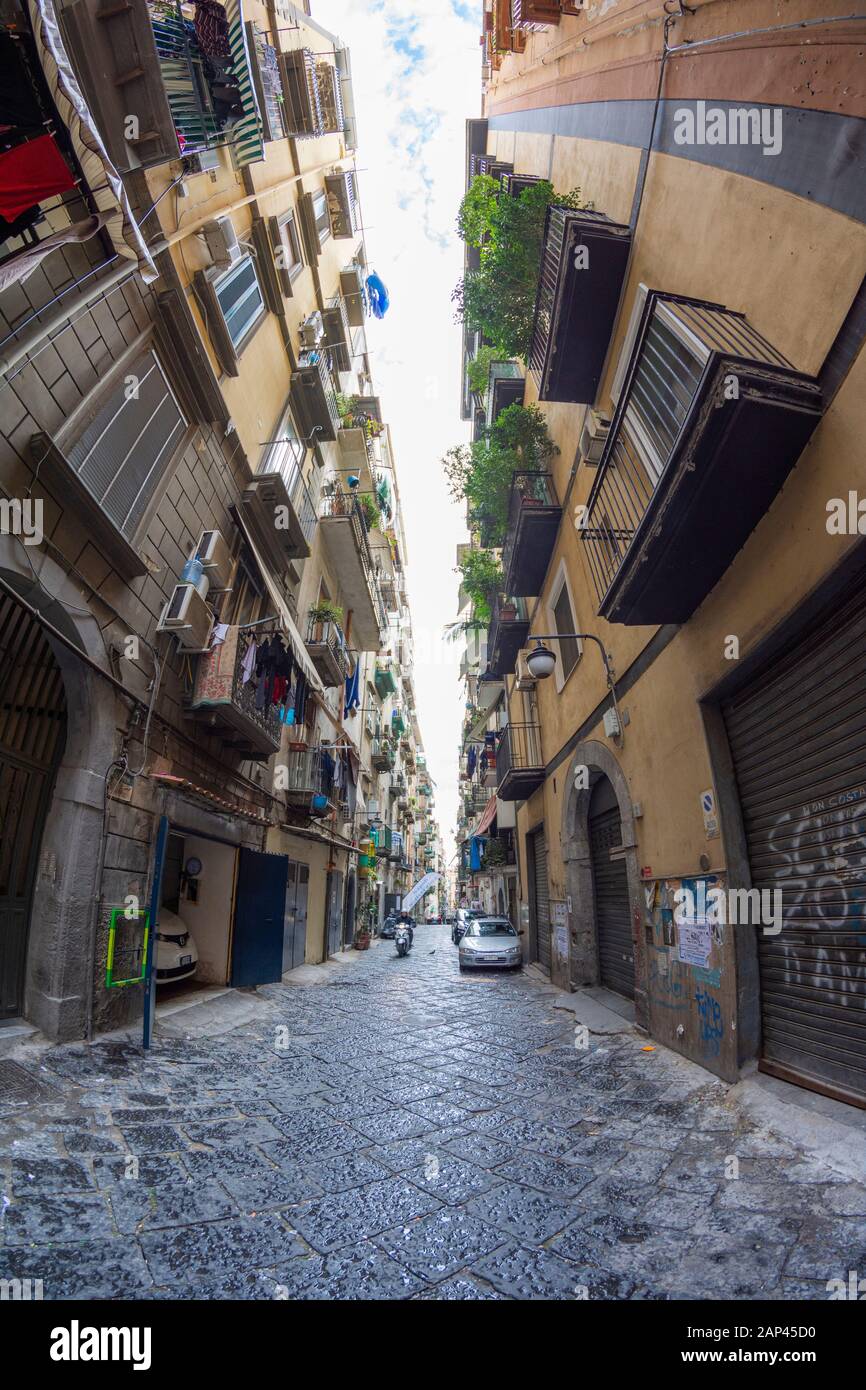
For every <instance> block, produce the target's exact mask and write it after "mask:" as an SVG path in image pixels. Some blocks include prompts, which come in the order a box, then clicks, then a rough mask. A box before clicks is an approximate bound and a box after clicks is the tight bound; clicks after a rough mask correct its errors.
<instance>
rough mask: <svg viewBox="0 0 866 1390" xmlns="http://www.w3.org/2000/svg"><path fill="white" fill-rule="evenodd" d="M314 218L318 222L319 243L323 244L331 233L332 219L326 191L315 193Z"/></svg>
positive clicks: (317, 234)
mask: <svg viewBox="0 0 866 1390" xmlns="http://www.w3.org/2000/svg"><path fill="white" fill-rule="evenodd" d="M313 218H314V220H315V224H316V236H317V237H318V238H319V245H320V246H323V245H324V243H325V242H326V241H327V240H328V237H329V236H330V235H331V219H330V217H329V216H328V200H327V198H326V197H325V195H324V193H314V194H313Z"/></svg>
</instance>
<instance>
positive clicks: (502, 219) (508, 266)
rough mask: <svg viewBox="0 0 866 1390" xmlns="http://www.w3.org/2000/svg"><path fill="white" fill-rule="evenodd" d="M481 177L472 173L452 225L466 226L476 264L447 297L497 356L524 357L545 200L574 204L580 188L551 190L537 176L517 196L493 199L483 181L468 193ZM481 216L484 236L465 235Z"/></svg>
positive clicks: (474, 232) (474, 231)
mask: <svg viewBox="0 0 866 1390" xmlns="http://www.w3.org/2000/svg"><path fill="white" fill-rule="evenodd" d="M485 178H486V176H484V175H479V176H478V178H476V179H473V181H472V185H471V186H470V189H469V191H468V193H467V194H466V197H465V198H464V200H463V203H462V204H461V215H460V217H459V218H458V227H460V226H461V221H462V222H463V224H464V225H465V227H466V229H467V231H468V235H467V237H466V238H465V239H466V240H468V241H469V244H470V245H473V246H478V251H479V256H480V259H481V265H480V267H479V268H478V269H477V270H467V272H466V274H465V275H464V277H463V279H462V280H461V281H460V282H459V283H458V285H457V287H456V289H455V290H454V293H453V294H452V296H451V298H452V300H453V301H454V303H455V305H456V318H457V320H458V322H461V323H464V324H466V325H468V327H469V328H470V329H476V330H477V329H480V330H481V332H482V333H483V334H484V336H485V338H487V339H488V340H489V341H490V342H491V343H492V344H493V346H494V347H495V349H496V351H497V354H498V356H500V357H503V358H510V357H520V358H523V360H524V361H525V360H526V359H527V357H528V356H529V349H530V346H531V343H532V321H533V316H534V312H535V294H536V289H537V287H538V273H539V269H540V266H541V251H542V246H543V242H544V219H545V214H546V212H547V209H548V207H549V206H550V204H551V203H558V204H560V205H562V206H565V207H571V208H578V207H580V206H581V203H580V190H579V189H573V190H572V191H571V192H570V193H565V194H562V193H556V192H555V190H554V187H553V184H551V183H548V182H547V181H546V180H544V179H542V180H540V181H539V182H538V183H534V184H530V186H529V187H528V188H525V189H524V190H523V192H522V193H521V194H520V196H519V197H518V198H512V197H509V196H508V195H507V194H504V193H503V194H500V195H499V196H498V197H497V198H496V200H495V204H494V201H493V199H492V198H491V195H490V191H489V189H488V188H487V187H486V184H485V185H483V186H482V187H481V188H480V189H479V190H478V193H477V195H474V196H473V190H474V188H475V185H476V184H477V183H479V182H480V181H481V180H482V179H485ZM491 182H494V180H491V179H487V183H491ZM470 198H472V202H471V203H470V208H469V211H468V213H467V214H466V215H464V212H465V208H466V203H467V200H468V199H470ZM482 222H485V225H486V227H487V236H486V240H485V241H484V242H483V243H480V242H478V241H474V240H470V237H472V236H476V235H477V234H478V228H479V227H480V226H481V224H482ZM461 235H462V232H461Z"/></svg>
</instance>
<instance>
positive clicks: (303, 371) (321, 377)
mask: <svg viewBox="0 0 866 1390" xmlns="http://www.w3.org/2000/svg"><path fill="white" fill-rule="evenodd" d="M292 405H293V407H294V409H295V413H296V416H297V419H298V424H299V426H300V432H301V435H302V437H303V438H304V439H308V440H309V441H310V443H319V442H320V441H321V440H325V439H327V440H334V439H336V438H337V431H338V429H339V428H340V417H339V414H338V413H337V397H336V394H335V392H334V384H333V382H332V380H331V375H330V372H329V371H328V362H327V355H326V353H325V352H321V351H319V350H317V349H310V350H308V351H306V352H302V353H301V355H300V357H299V359H298V370H297V371H296V372H292Z"/></svg>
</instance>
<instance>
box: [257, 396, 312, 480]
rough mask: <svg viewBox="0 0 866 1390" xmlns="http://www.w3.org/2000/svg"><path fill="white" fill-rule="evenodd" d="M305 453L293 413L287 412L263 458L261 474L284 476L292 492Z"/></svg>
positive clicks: (260, 465)
mask: <svg viewBox="0 0 866 1390" xmlns="http://www.w3.org/2000/svg"><path fill="white" fill-rule="evenodd" d="M305 452H306V450H305V449H304V446H303V444H302V442H301V437H300V435H299V434H298V431H297V430H296V428H295V422H294V420H293V419H292V413H291V411H290V410H287V411H286V412H285V414H284V415H283V417H282V419H281V420H280V423H279V425H278V426H277V429H276V432H275V434H274V440H273V442H272V443H271V444H270V445H269V446H268V448H267V450H266V452H265V453H264V455H263V456H262V461H261V463H260V464H259V472H260V473H280V474H282V477H283V481H284V482H285V484H286V487H287V488H289V491H291V486H292V483H293V482H294V480H295V479H296V477H297V476H298V474H299V473H300V469H301V464H302V463H303V459H304V454H305Z"/></svg>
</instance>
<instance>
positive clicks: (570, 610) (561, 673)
mask: <svg viewBox="0 0 866 1390" xmlns="http://www.w3.org/2000/svg"><path fill="white" fill-rule="evenodd" d="M549 607H550V616H551V620H552V622H553V631H554V632H562V633H565V632H574V631H575V629H576V627H577V624H576V622H575V617H574V605H573V603H572V601H571V592H570V589H569V584H568V575H567V574H566V572H565V565H564V564H560V567H559V572H558V574H557V576H556V579H555V581H554V585H553V588H552V590H551V596H550V605H549ZM555 645H556V646H557V647H558V648H559V650H558V653H557V662H556V671H555V675H556V688H557V690H561V689H562V687H563V686H564V685H565V682H566V681H567V680H568V678H569V676H570V675H571V673H572V671H573V670H574V668H575V666H576V665H577V662H578V658H579V656H580V651H581V648H580V642H579V641H578V640H577V638H575V637H566V638H563V640H562V641H560V642H557V643H556V644H555Z"/></svg>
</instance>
